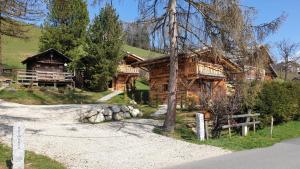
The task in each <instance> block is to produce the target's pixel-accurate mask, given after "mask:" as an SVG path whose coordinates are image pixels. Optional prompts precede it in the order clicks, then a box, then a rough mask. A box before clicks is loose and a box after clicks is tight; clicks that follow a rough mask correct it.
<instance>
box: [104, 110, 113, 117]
mask: <svg viewBox="0 0 300 169" xmlns="http://www.w3.org/2000/svg"><path fill="white" fill-rule="evenodd" d="M102 114H103V115H104V116H112V114H113V112H112V111H111V110H110V109H109V108H104V109H103V113H102Z"/></svg>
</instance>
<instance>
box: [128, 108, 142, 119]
mask: <svg viewBox="0 0 300 169" xmlns="http://www.w3.org/2000/svg"><path fill="white" fill-rule="evenodd" d="M139 113H140V111H139V109H133V110H132V111H130V114H131V116H132V117H137V115H138V114H139Z"/></svg>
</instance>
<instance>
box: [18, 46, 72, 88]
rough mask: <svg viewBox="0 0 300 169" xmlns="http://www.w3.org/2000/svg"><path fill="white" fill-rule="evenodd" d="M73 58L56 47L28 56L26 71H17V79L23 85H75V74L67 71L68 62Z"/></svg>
mask: <svg viewBox="0 0 300 169" xmlns="http://www.w3.org/2000/svg"><path fill="white" fill-rule="evenodd" d="M70 62H71V59H69V58H68V57H66V56H65V55H63V54H62V53H60V52H58V51H57V50H55V49H48V50H46V51H44V52H41V53H39V54H36V55H34V56H31V57H28V58H27V59H25V60H24V61H22V63H23V64H26V71H18V72H17V81H18V82H19V83H21V84H23V85H41V84H44V85H48V84H50V85H55V86H56V85H66V84H71V85H73V83H74V82H73V79H72V78H73V74H72V73H68V72H67V67H66V66H67V64H68V63H70Z"/></svg>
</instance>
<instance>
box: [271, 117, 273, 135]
mask: <svg viewBox="0 0 300 169" xmlns="http://www.w3.org/2000/svg"><path fill="white" fill-rule="evenodd" d="M273 125H274V118H273V116H272V117H271V138H272V137H273Z"/></svg>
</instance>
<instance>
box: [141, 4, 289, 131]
mask: <svg viewBox="0 0 300 169" xmlns="http://www.w3.org/2000/svg"><path fill="white" fill-rule="evenodd" d="M139 9H140V16H141V18H140V21H141V22H145V23H148V24H149V27H152V29H153V31H152V37H153V38H152V41H153V44H154V45H155V44H162V45H163V46H164V48H165V49H166V52H167V53H168V54H169V55H170V73H169V75H170V76H169V86H168V87H169V88H168V109H167V116H166V119H165V123H164V130H165V131H167V132H172V131H173V130H174V128H175V119H176V87H177V71H178V58H177V54H178V53H179V52H187V51H188V50H189V51H192V52H193V50H194V49H197V48H201V47H209V48H211V49H212V51H213V52H215V53H216V54H217V55H218V53H220V52H222V53H223V52H224V51H225V52H230V53H232V56H233V57H236V59H240V58H241V56H242V57H244V56H251V51H250V50H249V49H251V48H255V47H256V46H257V44H256V42H257V40H263V39H264V38H265V37H266V36H267V35H269V34H271V33H273V32H274V31H276V30H277V29H278V27H279V25H280V24H281V23H282V21H283V20H284V19H285V15H282V16H280V17H278V18H276V19H275V20H274V21H272V22H270V23H264V24H261V25H258V26H255V25H254V24H253V16H254V14H255V12H256V11H255V9H254V8H252V7H245V6H241V5H240V3H239V0H169V1H161V0H139ZM159 40H162V41H163V42H162V43H160V42H158V41H159ZM253 51H255V50H253ZM217 55H216V56H217Z"/></svg>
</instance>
